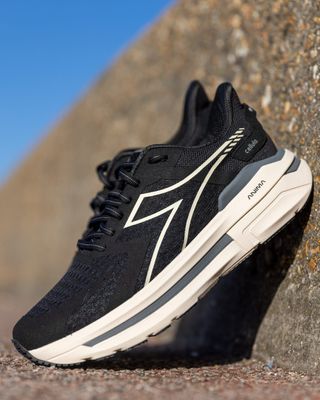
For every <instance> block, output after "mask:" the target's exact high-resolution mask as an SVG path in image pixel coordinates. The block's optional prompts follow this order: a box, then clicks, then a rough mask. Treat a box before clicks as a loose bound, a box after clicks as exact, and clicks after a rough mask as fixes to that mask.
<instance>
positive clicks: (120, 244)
mask: <svg viewBox="0 0 320 400" xmlns="http://www.w3.org/2000/svg"><path fill="white" fill-rule="evenodd" d="M237 132H238V134H237ZM231 137H233V139H230V138H231ZM275 152H276V147H275V145H274V144H273V142H272V141H271V139H270V138H269V136H268V135H267V134H266V132H265V131H264V130H263V128H262V126H261V124H260V123H259V122H258V120H257V118H256V113H255V111H254V110H253V109H252V108H250V107H249V106H247V105H246V104H242V103H241V102H240V100H239V98H238V96H237V94H236V92H235V90H234V89H233V87H232V86H231V84H229V83H224V84H222V85H220V86H219V87H218V89H217V92H216V95H215V98H214V100H213V101H209V100H208V98H207V96H206V94H205V92H204V90H203V89H202V87H201V85H200V84H199V83H198V82H193V83H192V84H191V85H190V87H189V90H188V93H187V96H186V101H185V106H184V113H183V118H182V122H181V125H180V128H179V130H178V132H177V134H176V136H175V137H174V138H173V139H172V141H171V142H170V143H167V144H161V145H151V146H148V147H146V148H144V149H135V150H130V151H127V152H123V153H122V154H120V155H119V156H118V157H117V158H116V159H115V161H114V162H113V163H112V165H111V168H109V169H108V168H105V171H107V172H105V171H104V172H103V168H102V169H100V172H101V174H102V180H103V182H104V184H105V187H104V189H103V191H102V192H100V194H98V195H97V197H96V199H95V202H94V204H93V205H92V208H93V210H94V216H93V217H92V218H91V220H90V222H89V225H88V228H87V230H86V231H85V233H84V234H83V236H82V238H81V239H80V240H79V242H78V251H77V253H76V254H75V256H74V259H73V261H72V263H71V266H70V267H69V269H68V270H67V272H66V273H65V275H64V276H63V277H62V279H61V280H60V281H59V282H58V283H57V284H56V285H55V286H54V287H53V289H52V290H51V291H50V292H49V293H48V294H47V295H46V296H45V297H44V298H43V299H42V300H40V302H39V303H38V304H36V305H35V306H34V307H33V308H32V309H31V310H30V311H29V313H28V314H26V315H25V316H24V317H22V319H21V320H20V321H19V322H18V323H17V325H16V326H15V328H14V332H13V338H14V339H15V340H17V341H18V342H19V343H20V344H21V345H22V346H24V347H25V348H26V349H28V350H31V349H35V348H38V347H41V346H43V345H45V344H47V343H50V342H52V341H54V340H57V339H60V338H62V337H64V336H66V335H68V334H71V333H72V332H75V331H77V330H78V329H81V328H82V327H84V326H86V325H88V324H90V323H91V322H93V321H95V320H97V319H98V318H100V317H102V316H103V315H105V314H106V313H108V312H109V311H111V310H112V309H114V308H115V307H117V306H119V305H120V304H121V303H123V302H124V301H126V300H128V299H129V298H130V297H132V296H133V295H134V294H135V293H136V292H137V291H139V290H140V289H142V288H143V287H144V285H145V284H148V282H149V281H150V280H152V279H154V278H155V277H156V276H157V275H158V274H159V273H160V272H161V271H163V270H164V269H165V268H166V266H167V265H168V264H169V263H170V262H171V261H172V260H173V259H174V258H175V257H176V256H177V255H178V254H179V253H180V252H181V250H182V249H183V248H184V247H185V246H187V245H188V244H189V243H190V242H191V241H192V240H193V239H194V238H195V237H196V236H197V235H198V234H199V232H200V231H201V230H202V229H203V228H204V227H205V226H206V225H207V224H208V223H209V222H210V221H211V220H212V219H213V218H214V216H215V215H216V214H217V212H218V199H219V195H220V194H221V192H222V191H223V189H224V188H225V187H226V185H228V184H229V183H230V182H231V181H232V179H233V178H234V177H235V176H236V175H237V174H238V173H239V172H240V171H241V169H242V168H243V167H245V166H246V165H248V163H251V162H254V161H257V160H261V159H264V158H267V157H270V156H272V155H274V154H275ZM215 154H217V156H215ZM221 156H223V157H221ZM220 157H221V158H220ZM217 159H219V162H217ZM108 166H109V167H110V165H108ZM110 181H111V183H110ZM204 182H205V184H204ZM200 190H201V192H200V193H201V195H200V197H199V198H198V201H197V202H195V198H196V195H197V193H198V192H199V191H200ZM97 198H98V200H97ZM191 210H192V211H191ZM187 221H188V222H187Z"/></svg>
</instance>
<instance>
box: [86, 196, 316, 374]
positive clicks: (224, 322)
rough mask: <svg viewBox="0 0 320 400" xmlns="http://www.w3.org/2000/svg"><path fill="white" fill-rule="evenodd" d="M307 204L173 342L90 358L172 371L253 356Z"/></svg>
mask: <svg viewBox="0 0 320 400" xmlns="http://www.w3.org/2000/svg"><path fill="white" fill-rule="evenodd" d="M312 200H313V193H312V195H311V196H310V198H309V200H308V202H307V204H306V206H305V207H304V208H303V210H302V211H301V212H300V213H299V214H298V215H297V216H296V218H294V219H293V220H292V221H291V222H290V223H289V224H288V225H287V226H286V227H285V228H283V230H282V231H280V232H279V233H278V234H277V235H276V236H275V237H274V238H272V239H271V240H270V241H269V242H267V243H266V244H264V245H262V246H260V247H259V248H258V249H257V250H256V251H255V252H254V253H253V254H252V255H251V256H250V257H249V258H248V259H247V260H245V261H244V262H243V263H242V264H241V265H239V266H238V267H237V268H236V269H235V270H234V271H232V272H230V273H229V274H228V275H226V276H225V277H223V278H222V279H220V280H219V282H218V283H217V284H216V285H215V287H214V289H213V290H211V291H210V292H209V293H208V294H207V295H206V296H205V298H203V299H202V300H201V301H199V303H198V304H197V305H196V306H195V307H194V308H193V309H192V310H190V312H188V313H187V314H186V315H185V316H184V318H183V319H182V320H181V321H180V323H179V325H178V328H177V330H176V333H175V335H174V337H173V339H172V341H171V342H170V343H169V344H166V345H158V346H157V345H154V346H145V347H142V348H140V349H136V350H133V351H131V352H128V353H124V354H121V355H119V356H116V357H113V358H109V359H105V360H101V361H96V362H89V363H88V364H87V367H90V368H98V369H100V368H104V369H116V370H120V369H137V368H143V369H170V368H177V367H185V368H190V367H201V366H208V365H216V364H226V363H233V362H237V361H240V360H243V359H244V358H250V356H251V354H252V349H253V345H254V343H255V338H256V336H257V333H258V330H259V327H260V325H261V322H262V320H263V318H264V316H265V314H266V312H267V310H268V308H269V306H270V304H271V302H272V300H273V298H274V296H275V294H276V292H277V290H278V288H279V286H280V284H281V282H282V281H283V280H284V278H285V277H286V274H287V272H288V269H289V268H290V266H291V265H292V263H293V261H294V259H295V256H296V252H297V250H298V248H299V245H300V242H301V240H302V236H303V231H304V228H305V226H306V224H307V221H308V219H309V215H310V212H311V204H312Z"/></svg>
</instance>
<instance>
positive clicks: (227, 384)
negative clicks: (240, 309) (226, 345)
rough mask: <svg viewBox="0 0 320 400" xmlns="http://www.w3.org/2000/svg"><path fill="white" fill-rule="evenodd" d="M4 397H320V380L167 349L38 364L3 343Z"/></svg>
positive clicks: (0, 385)
mask: <svg viewBox="0 0 320 400" xmlns="http://www.w3.org/2000/svg"><path fill="white" fill-rule="evenodd" d="M0 397H1V400H7V399H10V400H14V399H17V400H20V399H22V398H23V399H25V400H28V399H35V398H41V399H55V398H59V399H61V400H64V399H66V400H69V399H78V400H80V399H83V400H88V399H112V400H117V399H121V400H125V399H128V400H129V399H139V400H144V399H153V398H156V399H159V398H166V399H174V400H179V399H181V400H182V399H183V400H185V399H193V400H196V399H199V400H200V399H224V400H226V399H237V400H241V399H254V400H259V399H266V398H268V399H269V400H273V399H283V398H284V397H288V398H290V399H292V400H294V399H297V400H298V399H299V400H300V399H319V398H320V381H319V380H318V379H316V378H310V377H307V376H305V375H301V374H298V373H293V372H285V371H284V370H282V369H280V368H276V367H271V364H270V365H269V366H267V365H264V364H263V363H261V362H258V361H255V360H250V361H243V362H239V363H234V364H225V365H219V364H218V363H215V362H214V361H213V360H210V359H199V358H193V359H192V358H186V357H183V356H180V357H179V356H177V355H172V354H170V353H168V352H167V351H166V350H165V349H158V350H157V349H148V348H145V349H144V350H141V351H140V352H135V353H134V352H132V353H131V354H128V355H125V356H122V357H118V358H116V359H114V360H109V361H101V362H97V363H96V364H95V365H87V366H86V367H85V368H81V369H79V368H78V369H58V368H55V367H50V368H46V367H38V366H35V365H33V364H31V363H30V362H28V361H26V360H25V359H23V358H22V357H20V356H19V355H17V354H16V353H13V351H12V350H11V348H10V349H8V345H0Z"/></svg>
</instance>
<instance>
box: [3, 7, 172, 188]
mask: <svg viewBox="0 0 320 400" xmlns="http://www.w3.org/2000/svg"><path fill="white" fill-rule="evenodd" d="M173 3H174V1H173V0H131V1H129V0H125V1H120V0H118V1H117V0H104V1H103V0H91V1H89V0H46V1H44V0H28V1H26V0H2V1H1V7H0V57H1V58H0V139H1V141H0V183H1V182H3V181H4V180H5V179H6V178H7V177H8V176H9V175H10V172H11V171H12V169H13V168H14V167H16V165H17V164H18V163H19V162H20V161H21V160H22V158H23V157H25V156H26V154H27V153H28V152H29V151H30V150H31V149H32V148H33V147H34V146H35V144H36V143H37V142H38V141H39V139H40V138H41V136H42V135H43V134H45V133H46V132H47V131H48V129H49V128H50V127H51V126H52V124H53V123H54V122H55V121H56V120H57V119H58V118H59V117H60V116H61V115H63V113H64V112H65V111H66V110H68V107H69V106H70V105H71V104H72V103H73V102H74V101H75V100H76V99H77V98H78V97H79V96H80V95H81V94H82V93H83V92H84V91H85V90H86V89H87V88H88V87H89V86H90V84H91V83H92V82H94V80H95V79H96V78H97V77H98V76H99V74H100V73H101V72H102V71H103V70H104V69H105V68H106V66H108V65H110V63H111V62H112V61H113V60H114V58H115V57H116V56H118V55H119V53H121V51H122V50H124V49H125V48H126V46H128V44H130V42H132V41H133V40H134V39H135V38H136V37H137V36H138V35H139V34H140V33H141V32H142V31H143V29H145V28H146V27H147V26H148V25H149V24H151V23H152V22H153V21H154V20H155V19H156V18H157V17H158V16H159V15H160V14H161V13H162V12H163V11H165V9H166V8H167V7H168V6H170V5H171V4H173Z"/></svg>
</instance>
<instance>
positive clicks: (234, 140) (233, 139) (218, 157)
mask: <svg viewBox="0 0 320 400" xmlns="http://www.w3.org/2000/svg"><path fill="white" fill-rule="evenodd" d="M243 132H244V128H239V129H238V130H237V131H236V132H235V133H234V135H232V136H230V137H229V139H228V140H227V141H226V142H224V143H223V145H222V146H220V147H219V148H218V150H216V151H215V152H214V153H213V154H212V155H211V156H210V157H209V158H208V159H207V160H206V161H205V162H204V163H203V164H201V165H200V166H199V167H198V168H196V169H195V170H194V171H193V172H192V173H191V174H189V175H188V176H186V177H185V178H184V179H182V180H181V181H179V182H177V183H175V184H174V185H171V186H169V187H166V188H163V189H160V190H156V191H154V192H148V193H142V194H140V196H139V198H138V200H137V202H136V204H135V205H134V207H133V209H132V211H131V214H130V215H129V217H128V220H127V222H126V224H125V226H124V228H129V227H131V226H134V225H138V224H142V223H144V222H146V221H150V220H152V219H154V218H157V217H159V216H160V215H163V214H168V218H167V220H166V222H165V223H164V226H163V228H162V230H161V233H160V235H159V237H158V239H157V242H156V245H155V248H154V250H153V254H152V257H151V260H150V263H149V267H148V272H147V275H146V279H145V284H147V283H148V282H149V281H150V279H151V277H152V272H153V268H154V265H155V262H156V260H157V256H158V253H159V250H160V247H161V244H162V242H163V239H164V237H165V235H166V232H167V230H168V229H169V226H170V224H171V222H172V220H173V218H174V216H175V214H176V213H177V211H178V209H179V207H180V206H181V204H182V202H183V198H179V197H178V195H177V197H176V201H174V202H173V203H172V204H170V205H168V206H167V207H165V208H163V209H161V210H155V212H153V213H151V214H149V215H146V216H143V217H140V218H138V219H135V217H136V215H137V213H138V212H139V215H140V216H141V215H143V208H144V204H145V203H146V202H149V204H150V199H151V200H153V198H157V197H159V196H162V195H165V194H166V193H172V192H173V191H176V190H177V189H179V188H180V187H182V186H183V185H185V184H187V183H188V182H190V181H191V180H192V179H193V178H194V177H195V176H197V175H198V174H199V173H200V172H201V171H203V170H204V168H206V167H207V166H209V165H210V164H212V165H211V167H210V168H209V171H208V173H207V174H206V176H205V178H204V180H203V181H202V183H201V184H200V187H199V188H198V190H197V192H196V194H195V196H194V198H193V202H192V204H191V207H190V210H189V213H188V215H187V217H186V221H185V229H184V238H183V244H182V249H183V248H185V247H186V245H187V243H188V238H189V230H190V224H191V220H192V216H193V214H194V211H195V209H196V206H197V204H198V201H199V199H200V197H201V194H202V192H203V190H204V188H205V187H206V185H207V183H208V181H209V179H210V177H211V175H212V174H213V172H214V171H215V170H216V168H217V167H218V166H219V164H220V163H221V162H222V161H223V160H224V159H225V158H226V157H227V155H228V154H229V152H230V151H231V150H232V149H233V148H234V147H235V146H236V145H237V144H238V143H239V141H240V140H241V139H242V138H243V136H244V133H243ZM170 196H171V195H170ZM172 197H174V196H172ZM159 202H160V199H159V201H158V202H157V201H153V202H152V203H153V204H155V205H156V204H159ZM164 203H165V200H164V198H163V197H162V198H161V203H160V204H164ZM148 208H150V207H148ZM181 239H182V238H181Z"/></svg>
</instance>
